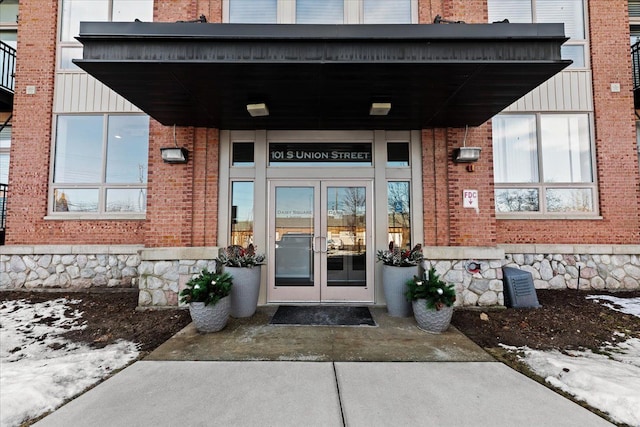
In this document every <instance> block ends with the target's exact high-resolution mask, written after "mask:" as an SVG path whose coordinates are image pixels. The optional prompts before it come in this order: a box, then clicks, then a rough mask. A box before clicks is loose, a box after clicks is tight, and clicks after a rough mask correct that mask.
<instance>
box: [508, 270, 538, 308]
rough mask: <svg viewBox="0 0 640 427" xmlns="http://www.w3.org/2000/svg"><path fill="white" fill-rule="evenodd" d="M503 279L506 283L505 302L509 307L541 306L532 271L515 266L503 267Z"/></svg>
mask: <svg viewBox="0 0 640 427" xmlns="http://www.w3.org/2000/svg"><path fill="white" fill-rule="evenodd" d="M502 281H503V283H504V304H505V305H506V306H507V307H513V308H538V307H540V304H539V303H538V295H537V294H536V288H535V287H534V286H533V276H532V275H531V273H529V272H528V271H522V270H520V269H517V268H513V267H502Z"/></svg>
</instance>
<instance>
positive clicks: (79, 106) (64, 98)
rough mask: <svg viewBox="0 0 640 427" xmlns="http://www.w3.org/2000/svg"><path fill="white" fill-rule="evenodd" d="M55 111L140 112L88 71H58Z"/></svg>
mask: <svg viewBox="0 0 640 427" xmlns="http://www.w3.org/2000/svg"><path fill="white" fill-rule="evenodd" d="M54 99H55V101H54V112H55V113H130V112H140V110H139V109H138V108H136V107H135V106H134V105H132V104H131V103H130V102H129V101H127V100H126V99H124V98H123V97H121V96H120V95H118V94H117V93H115V92H114V91H112V90H111V89H109V88H108V87H106V86H105V85H103V84H102V83H100V82H99V81H97V80H96V79H95V78H93V77H92V76H90V75H88V74H86V73H58V74H57V75H56V88H55V97H54Z"/></svg>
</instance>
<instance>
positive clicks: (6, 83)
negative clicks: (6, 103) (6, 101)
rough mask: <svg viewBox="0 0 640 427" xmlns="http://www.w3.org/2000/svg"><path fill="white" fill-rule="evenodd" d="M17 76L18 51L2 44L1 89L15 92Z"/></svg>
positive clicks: (0, 54)
mask: <svg viewBox="0 0 640 427" xmlns="http://www.w3.org/2000/svg"><path fill="white" fill-rule="evenodd" d="M15 75H16V50H15V49H14V48H12V47H11V46H9V45H8V44H6V43H4V42H0V88H2V89H4V90H9V91H11V92H13V90H14V84H15Z"/></svg>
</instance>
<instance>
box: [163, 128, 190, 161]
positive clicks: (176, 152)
mask: <svg viewBox="0 0 640 427" xmlns="http://www.w3.org/2000/svg"><path fill="white" fill-rule="evenodd" d="M173 142H174V144H175V147H164V148H161V149H160V154H161V155H162V161H164V162H165V163H187V161H188V160H189V150H187V149H186V148H184V147H178V141H177V139H176V125H173Z"/></svg>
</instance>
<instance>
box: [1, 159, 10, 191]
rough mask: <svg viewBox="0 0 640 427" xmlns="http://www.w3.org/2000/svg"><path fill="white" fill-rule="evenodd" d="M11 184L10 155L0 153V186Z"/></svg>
mask: <svg viewBox="0 0 640 427" xmlns="http://www.w3.org/2000/svg"><path fill="white" fill-rule="evenodd" d="M8 183H9V153H0V184H8Z"/></svg>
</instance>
